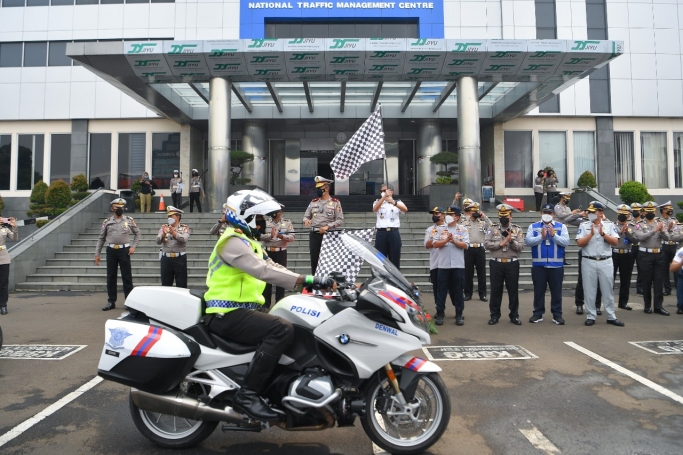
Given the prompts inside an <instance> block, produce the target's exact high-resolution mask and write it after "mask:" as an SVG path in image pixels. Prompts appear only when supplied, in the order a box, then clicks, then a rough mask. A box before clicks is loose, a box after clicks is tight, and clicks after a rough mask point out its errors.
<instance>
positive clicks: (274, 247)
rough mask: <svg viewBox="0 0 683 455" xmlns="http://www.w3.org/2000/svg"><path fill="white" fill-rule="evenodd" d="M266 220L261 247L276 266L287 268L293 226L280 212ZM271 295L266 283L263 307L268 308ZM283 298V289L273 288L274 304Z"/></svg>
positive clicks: (270, 286) (274, 213) (271, 287)
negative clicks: (288, 248) (288, 247)
mask: <svg viewBox="0 0 683 455" xmlns="http://www.w3.org/2000/svg"><path fill="white" fill-rule="evenodd" d="M282 207H284V206H282ZM268 215H269V216H270V219H269V220H266V231H265V233H264V234H262V235H261V245H263V249H264V251H265V252H266V254H267V255H268V257H269V258H270V259H272V260H273V262H275V263H276V264H280V265H281V266H283V267H287V246H288V245H289V244H290V243H291V242H293V241H294V239H295V235H294V226H293V225H292V222H291V221H290V220H288V219H285V218H283V217H282V210H279V211H277V212H273V213H270V214H268ZM272 295H273V285H272V284H270V283H266V288H265V290H264V291H263V297H265V299H266V303H264V304H263V306H264V307H266V308H270V301H271V297H272ZM284 297H285V288H283V287H281V286H276V287H275V303H277V302H278V301H280V300H281V299H283V298H284Z"/></svg>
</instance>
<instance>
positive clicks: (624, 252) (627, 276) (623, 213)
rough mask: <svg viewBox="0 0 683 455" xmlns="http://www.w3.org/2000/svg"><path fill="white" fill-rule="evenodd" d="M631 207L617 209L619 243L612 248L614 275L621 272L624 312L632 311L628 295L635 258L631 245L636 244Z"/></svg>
mask: <svg viewBox="0 0 683 455" xmlns="http://www.w3.org/2000/svg"><path fill="white" fill-rule="evenodd" d="M630 214H631V207H629V206H628V205H627V204H620V205H619V206H618V207H617V219H618V222H617V232H618V233H619V241H618V242H617V244H616V245H615V246H614V247H612V264H613V265H614V274H615V275H616V273H617V270H619V308H621V309H622V310H629V311H630V310H632V309H633V308H631V307H630V306H628V294H629V289H630V287H631V275H632V274H633V264H634V263H635V256H634V255H633V252H632V250H631V245H633V242H636V238H635V236H634V235H633V226H631V224H630V223H629V215H630Z"/></svg>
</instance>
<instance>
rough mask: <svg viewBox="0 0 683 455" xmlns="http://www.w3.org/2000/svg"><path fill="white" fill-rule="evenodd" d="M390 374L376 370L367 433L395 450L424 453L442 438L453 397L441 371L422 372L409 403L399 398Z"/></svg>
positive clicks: (367, 397)
mask: <svg viewBox="0 0 683 455" xmlns="http://www.w3.org/2000/svg"><path fill="white" fill-rule="evenodd" d="M395 395H396V394H395V393H394V389H393V388H392V387H391V384H390V383H389V379H388V378H387V377H386V375H383V374H375V375H374V376H373V378H372V379H370V383H369V384H368V387H367V388H366V391H365V403H366V411H365V416H364V417H363V419H362V423H363V429H364V430H365V433H366V434H367V435H368V437H370V439H372V441H373V442H374V443H375V444H377V445H378V446H379V447H381V448H382V449H384V450H386V451H387V452H389V453H392V454H401V455H410V454H417V453H422V452H424V451H425V450H427V449H428V448H429V447H431V446H432V445H434V443H435V442H436V441H438V440H439V438H441V436H442V435H443V433H444V431H446V427H447V426H448V421H449V420H450V417H451V401H450V398H449V396H448V391H447V390H446V386H445V385H444V383H443V381H442V380H441V377H440V376H439V375H438V374H437V373H430V374H428V375H425V376H421V377H420V379H419V383H418V385H417V390H416V391H415V396H414V397H413V399H412V400H411V401H409V402H408V403H407V405H406V406H403V405H401V404H400V403H399V402H398V400H397V399H396V396H395Z"/></svg>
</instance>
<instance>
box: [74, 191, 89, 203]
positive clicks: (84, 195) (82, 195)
mask: <svg viewBox="0 0 683 455" xmlns="http://www.w3.org/2000/svg"><path fill="white" fill-rule="evenodd" d="M88 196H90V193H88V192H87V191H83V192H79V193H74V194H73V198H74V201H82V200H83V199H85V198H87V197H88Z"/></svg>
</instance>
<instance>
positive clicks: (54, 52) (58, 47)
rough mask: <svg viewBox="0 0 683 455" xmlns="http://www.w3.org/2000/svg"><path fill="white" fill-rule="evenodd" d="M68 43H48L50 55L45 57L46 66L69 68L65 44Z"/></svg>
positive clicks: (69, 62) (69, 63) (69, 61)
mask: <svg viewBox="0 0 683 455" xmlns="http://www.w3.org/2000/svg"><path fill="white" fill-rule="evenodd" d="M67 42H68V41H50V53H49V54H48V57H47V66H71V59H70V58H69V57H67V56H66V43H67Z"/></svg>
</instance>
